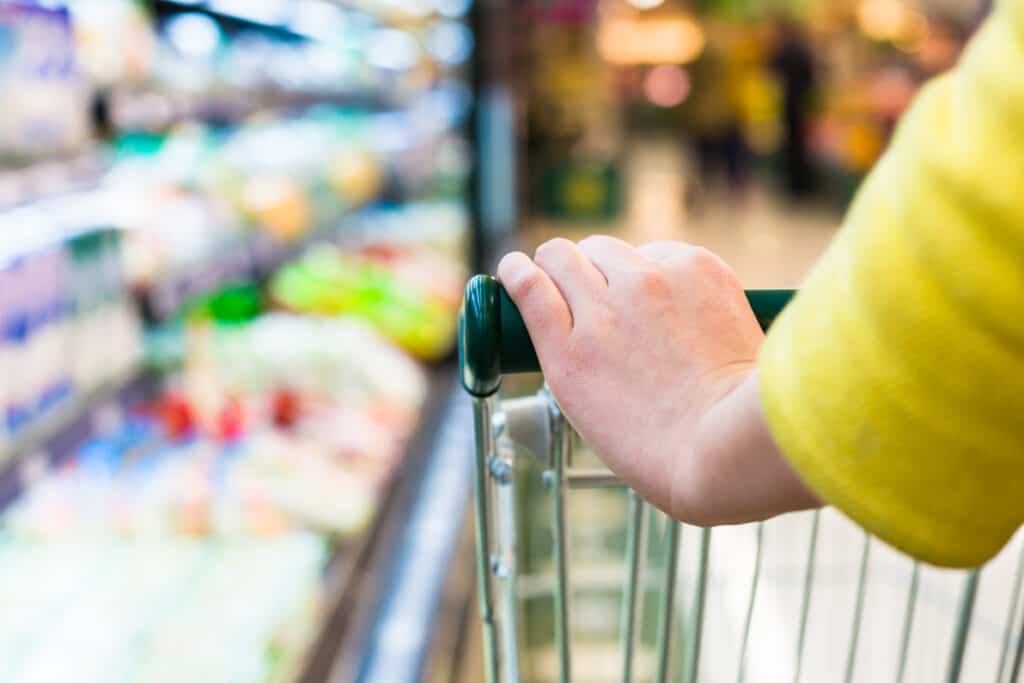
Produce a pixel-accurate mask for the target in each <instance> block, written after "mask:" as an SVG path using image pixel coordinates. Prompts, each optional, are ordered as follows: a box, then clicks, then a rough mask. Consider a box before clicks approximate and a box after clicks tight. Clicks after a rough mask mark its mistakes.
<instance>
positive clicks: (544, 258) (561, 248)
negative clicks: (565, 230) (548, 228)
mask: <svg viewBox="0 0 1024 683" xmlns="http://www.w3.org/2000/svg"><path fill="white" fill-rule="evenodd" d="M575 248H576V245H575V244H573V243H572V242H570V241H569V240H567V239H565V238H564V237H556V238H555V239H552V240H548V241H547V242H545V243H543V244H542V245H540V246H539V247H537V251H536V252H535V253H534V261H536V262H537V263H556V262H560V261H563V260H564V259H565V258H566V257H567V256H568V255H569V254H570V253H571V251H572V250H573V249H575Z"/></svg>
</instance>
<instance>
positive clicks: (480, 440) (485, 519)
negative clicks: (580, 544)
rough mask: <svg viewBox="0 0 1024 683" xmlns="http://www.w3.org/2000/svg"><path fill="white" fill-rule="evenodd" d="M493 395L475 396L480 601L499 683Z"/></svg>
mask: <svg viewBox="0 0 1024 683" xmlns="http://www.w3.org/2000/svg"><path fill="white" fill-rule="evenodd" d="M493 401H494V399H492V398H479V397H477V398H474V399H473V421H474V423H475V424H474V426H475V429H474V433H475V435H476V441H475V455H476V477H475V479H474V488H475V490H476V491H475V492H476V575H477V591H478V593H477V601H478V602H479V607H480V621H481V623H482V624H483V650H484V652H483V655H484V680H485V681H486V682H487V683H498V640H497V634H496V632H495V628H494V598H493V595H492V591H491V558H490V550H491V514H490V502H489V500H488V481H487V480H488V478H489V476H490V473H489V471H488V464H487V463H488V460H489V459H490V455H491V453H492V452H493V450H494V449H493V444H494V438H493V434H492V431H491V427H492V424H491V413H492V409H493Z"/></svg>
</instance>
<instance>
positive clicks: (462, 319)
mask: <svg viewBox="0 0 1024 683" xmlns="http://www.w3.org/2000/svg"><path fill="white" fill-rule="evenodd" d="M792 298H793V290H790V289H760V290H748V291H747V299H748V300H749V301H750V306H751V308H753V309H754V315H756V316H757V320H758V322H759V323H760V324H761V327H762V328H764V329H767V328H768V326H769V325H770V324H771V323H772V321H773V320H775V317H776V316H777V315H778V314H779V312H780V311H781V310H782V309H783V308H784V307H785V306H786V304H788V303H789V300H790V299H792ZM539 371H540V363H539V362H538V361H537V352H536V351H534V349H533V342H531V341H530V335H529V333H528V332H527V331H526V325H525V324H524V323H523V317H522V316H521V315H519V309H517V308H516V305H515V304H514V303H512V300H511V299H510V298H509V296H508V293H507V292H506V291H505V288H504V287H502V286H501V285H500V284H499V283H498V281H497V280H495V279H494V278H493V277H491V276H489V275H477V276H476V277H474V278H473V279H472V280H470V281H469V284H467V285H466V298H465V300H464V301H463V303H462V313H461V314H460V316H459V373H460V375H461V378H462V386H463V387H465V388H466V391H468V392H469V393H471V394H473V395H474V396H480V397H485V396H490V395H492V394H494V393H495V392H496V391H498V387H499V386H500V385H501V376H502V375H507V374H515V373H520V372H539Z"/></svg>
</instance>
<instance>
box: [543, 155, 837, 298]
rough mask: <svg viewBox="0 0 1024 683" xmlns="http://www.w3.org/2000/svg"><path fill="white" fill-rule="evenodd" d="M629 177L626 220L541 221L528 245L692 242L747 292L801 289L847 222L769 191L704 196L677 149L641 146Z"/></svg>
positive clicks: (832, 212)
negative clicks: (612, 239)
mask: <svg viewBox="0 0 1024 683" xmlns="http://www.w3.org/2000/svg"><path fill="white" fill-rule="evenodd" d="M624 176H625V179H626V180H625V183H626V186H625V192H626V209H625V214H624V215H623V216H622V217H621V219H620V220H617V221H615V222H613V223H594V224H579V223H564V222H552V221H546V220H535V221H532V222H531V223H530V224H529V226H528V228H527V229H526V231H525V232H524V236H523V242H524V245H526V246H527V247H528V248H532V247H534V246H536V245H537V244H540V243H541V242H543V241H544V240H546V239H549V238H551V237H567V238H569V239H572V240H578V239H582V238H583V237H586V236H587V235H591V234H595V233H600V234H610V235H615V236H617V237H621V238H622V239H624V240H626V241H628V242H631V243H633V244H642V243H644V242H650V241H653V240H666V239H670V240H685V241H688V242H692V243H694V244H699V245H701V246H705V247H707V248H709V249H711V250H712V251H714V252H715V253H717V254H718V255H720V256H721V257H722V258H724V259H725V260H726V261H727V262H728V263H729V264H730V265H732V266H733V268H735V269H736V271H737V272H738V273H739V275H740V277H741V279H742V280H743V283H744V284H745V285H746V286H747V287H758V288H767V287H795V286H796V285H798V284H799V282H800V280H801V279H802V277H803V275H804V274H805V273H806V272H807V270H808V269H809V268H810V267H811V266H812V265H813V264H814V262H815V261H816V260H817V258H818V257H819V256H820V255H821V253H822V252H823V251H824V249H825V247H826V246H827V245H828V243H829V241H830V240H831V239H832V236H833V234H834V233H835V230H836V228H837V227H838V224H839V220H840V216H839V214H838V213H837V212H836V211H835V210H834V209H829V208H824V207H817V206H794V205H791V204H788V203H787V202H786V201H785V200H783V199H782V198H780V197H779V196H778V195H777V194H775V193H773V192H772V191H770V190H769V189H768V188H766V187H765V186H764V185H762V184H754V185H753V186H751V187H750V188H749V190H748V191H747V192H745V193H744V194H742V195H739V196H733V195H729V194H726V193H725V192H724V191H722V190H711V191H708V192H697V191H696V190H695V183H694V182H693V174H692V173H691V172H690V168H689V164H688V163H687V161H686V159H685V158H684V156H683V154H682V153H681V152H680V150H679V145H677V144H674V143H672V142H671V141H663V140H654V141H648V142H644V143H640V144H638V145H637V146H636V147H634V149H633V151H632V153H631V154H630V155H629V157H628V159H627V162H626V167H625V173H624ZM687 197H693V198H695V199H696V201H695V202H694V201H687ZM694 205H696V206H694ZM698 207H699V208H698Z"/></svg>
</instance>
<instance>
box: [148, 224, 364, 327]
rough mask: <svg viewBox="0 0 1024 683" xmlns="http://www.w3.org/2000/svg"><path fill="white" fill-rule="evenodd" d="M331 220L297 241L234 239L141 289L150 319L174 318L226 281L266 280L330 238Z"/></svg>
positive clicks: (254, 237)
mask: <svg viewBox="0 0 1024 683" xmlns="http://www.w3.org/2000/svg"><path fill="white" fill-rule="evenodd" d="M344 218H345V217H344V216H342V217H339V218H338V221H336V222H335V223H332V224H331V228H322V229H320V230H314V231H312V232H310V234H309V235H307V236H306V237H304V238H302V239H300V240H297V241H294V242H282V241H279V240H275V239H273V238H271V237H269V236H267V235H264V234H260V233H253V234H250V235H246V236H244V237H241V238H237V239H233V240H231V241H229V242H228V243H226V244H224V245H222V246H221V247H220V248H219V249H217V254H218V256H217V257H216V258H212V259H210V260H208V261H207V262H205V263H202V264H200V265H198V266H197V267H195V268H190V269H188V270H186V271H185V272H181V273H178V274H176V275H173V276H170V277H168V278H165V279H163V280H162V281H160V282H159V283H157V284H156V285H154V286H153V287H152V288H150V289H149V290H146V291H144V292H142V304H143V307H144V311H145V314H146V317H147V319H148V322H151V323H160V322H164V321H166V320H168V319H169V318H172V317H173V316H174V315H175V314H177V313H178V312H179V311H180V310H181V309H182V308H183V307H184V306H185V305H186V304H187V303H188V302H189V301H191V300H193V299H196V298H198V297H201V296H203V295H205V294H209V293H211V292H213V291H216V290H217V289H220V288H222V287H224V286H226V285H229V284H233V283H239V282H264V281H265V280H266V279H267V278H269V277H270V276H271V275H272V274H273V273H274V271H276V270H277V269H278V268H280V267H281V266H283V265H284V264H286V263H288V262H289V261H293V260H295V259H296V258H298V256H299V255H300V254H301V253H302V252H303V251H304V250H305V249H306V248H307V247H309V246H310V245H311V244H313V243H315V242H318V241H321V240H325V239H331V237H332V234H331V233H332V228H333V226H334V225H335V224H337V223H338V222H341V221H342V220H344Z"/></svg>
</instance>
